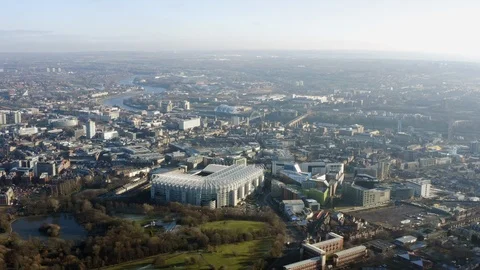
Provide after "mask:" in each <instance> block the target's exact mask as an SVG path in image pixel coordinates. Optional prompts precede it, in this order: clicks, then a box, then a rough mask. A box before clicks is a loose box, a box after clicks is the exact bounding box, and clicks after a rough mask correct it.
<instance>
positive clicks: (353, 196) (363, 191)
mask: <svg viewBox="0 0 480 270" xmlns="http://www.w3.org/2000/svg"><path fill="white" fill-rule="evenodd" d="M343 198H344V199H345V200H347V201H348V202H350V203H352V204H353V205H355V206H363V207H369V206H376V205H382V204H385V203H388V202H389V201H390V189H386V188H371V189H370V188H365V187H362V186H359V185H356V184H351V183H347V184H345V185H344V191H343Z"/></svg>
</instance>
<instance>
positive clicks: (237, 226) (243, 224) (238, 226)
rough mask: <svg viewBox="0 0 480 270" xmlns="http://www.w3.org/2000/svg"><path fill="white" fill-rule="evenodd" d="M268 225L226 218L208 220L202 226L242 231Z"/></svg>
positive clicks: (255, 229)
mask: <svg viewBox="0 0 480 270" xmlns="http://www.w3.org/2000/svg"><path fill="white" fill-rule="evenodd" d="M265 227H266V224H265V223H264V222H259V221H246V220H225V221H214V222H208V223H205V224H203V225H201V226H200V228H202V229H217V230H238V231H241V232H249V231H259V230H262V229H264V228H265Z"/></svg>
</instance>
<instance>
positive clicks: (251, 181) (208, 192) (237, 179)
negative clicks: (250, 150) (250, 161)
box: [151, 164, 264, 208]
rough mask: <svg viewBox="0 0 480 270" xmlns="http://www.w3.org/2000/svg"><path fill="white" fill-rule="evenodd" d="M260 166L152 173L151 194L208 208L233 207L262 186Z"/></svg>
mask: <svg viewBox="0 0 480 270" xmlns="http://www.w3.org/2000/svg"><path fill="white" fill-rule="evenodd" d="M263 180H264V176H263V167H262V166H256V165H246V166H245V165H232V166H223V165H217V164H210V165H208V166H207V167H206V168H205V169H203V170H202V171H199V172H197V173H195V174H187V173H182V172H180V171H174V172H168V173H163V174H152V180H151V182H152V188H151V197H152V199H154V200H156V201H158V202H180V203H184V204H192V205H203V206H209V207H210V208H219V207H223V206H236V205H237V204H238V202H239V201H241V200H243V199H245V197H247V196H248V195H249V194H251V193H252V192H254V191H255V190H257V189H260V188H261V187H262V186H263Z"/></svg>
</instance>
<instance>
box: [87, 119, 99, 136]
mask: <svg viewBox="0 0 480 270" xmlns="http://www.w3.org/2000/svg"><path fill="white" fill-rule="evenodd" d="M86 134H87V138H89V139H92V138H93V137H95V134H97V130H96V126H95V122H94V121H92V120H88V123H87V132H86Z"/></svg>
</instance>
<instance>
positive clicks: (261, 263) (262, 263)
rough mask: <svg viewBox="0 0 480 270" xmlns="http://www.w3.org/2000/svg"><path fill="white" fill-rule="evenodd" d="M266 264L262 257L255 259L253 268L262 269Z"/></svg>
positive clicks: (255, 269)
mask: <svg viewBox="0 0 480 270" xmlns="http://www.w3.org/2000/svg"><path fill="white" fill-rule="evenodd" d="M266 266H267V263H266V262H265V260H264V259H258V260H257V261H255V263H254V264H253V267H252V268H253V270H263V269H265V268H266Z"/></svg>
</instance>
